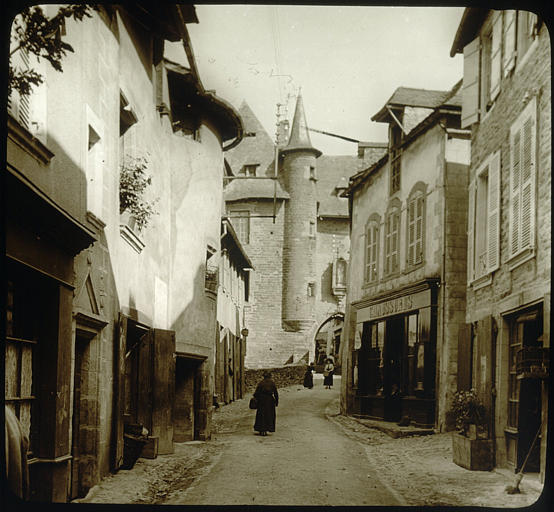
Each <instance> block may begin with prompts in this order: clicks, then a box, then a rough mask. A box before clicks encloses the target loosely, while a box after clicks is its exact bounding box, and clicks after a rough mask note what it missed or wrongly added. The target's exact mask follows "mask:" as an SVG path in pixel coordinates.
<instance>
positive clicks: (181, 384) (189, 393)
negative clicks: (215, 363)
mask: <svg viewBox="0 0 554 512" xmlns="http://www.w3.org/2000/svg"><path fill="white" fill-rule="evenodd" d="M201 364H202V361H201V360H200V359H194V358H187V357H177V360H176V363H175V408H174V420H175V423H174V431H173V440H174V441H175V442H176V443H183V442H186V441H192V440H194V439H198V433H199V429H200V422H199V421H198V409H199V402H200V384H201V383H200V371H199V369H200V365H201Z"/></svg>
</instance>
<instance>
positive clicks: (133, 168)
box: [119, 156, 159, 232]
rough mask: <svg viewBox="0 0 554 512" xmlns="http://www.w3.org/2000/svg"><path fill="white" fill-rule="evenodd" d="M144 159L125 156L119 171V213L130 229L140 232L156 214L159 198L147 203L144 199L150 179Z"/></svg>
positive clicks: (146, 162) (142, 157) (150, 182)
mask: <svg viewBox="0 0 554 512" xmlns="http://www.w3.org/2000/svg"><path fill="white" fill-rule="evenodd" d="M147 168H148V161H147V159H146V157H144V156H140V157H130V156H127V157H126V158H125V160H124V162H123V164H122V165H121V168H120V170H119V213H120V215H121V216H122V220H123V221H124V222H125V223H126V224H127V226H129V228H131V229H133V230H134V229H135V228H136V230H137V231H138V232H141V231H142V230H143V229H144V228H145V227H146V226H147V225H148V222H149V221H150V218H151V217H152V215H156V214H157V213H158V212H156V210H155V208H154V207H155V205H156V203H157V202H158V200H159V198H156V199H155V200H153V201H149V200H147V199H146V198H145V192H146V190H147V188H148V187H149V186H150V185H151V184H152V177H151V176H150V175H149V174H147V173H146V170H147Z"/></svg>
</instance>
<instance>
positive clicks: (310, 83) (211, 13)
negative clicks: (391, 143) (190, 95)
mask: <svg viewBox="0 0 554 512" xmlns="http://www.w3.org/2000/svg"><path fill="white" fill-rule="evenodd" d="M196 12H197V15H198V20H199V23H198V24H197V25H196V24H191V25H188V28H189V33H190V37H191V40H192V45H193V48H194V52H195V56H196V59H197V64H198V69H199V72H200V77H201V79H202V82H203V84H204V86H205V87H206V89H215V90H216V93H217V95H218V96H220V97H221V98H223V99H225V100H227V101H229V102H230V103H231V104H233V105H234V106H235V107H237V108H238V107H239V106H240V104H241V102H242V100H243V99H244V100H246V102H247V103H248V104H249V105H250V106H251V108H252V110H253V111H254V113H255V114H256V116H257V117H258V119H259V120H260V121H261V123H262V124H263V126H264V127H265V129H266V130H267V132H268V133H269V135H270V136H271V137H272V138H273V137H274V134H275V121H276V110H277V106H276V104H277V103H278V102H280V103H287V99H288V107H289V108H288V118H289V119H290V118H292V115H293V110H294V101H295V98H296V94H297V91H298V88H299V87H301V88H302V97H303V100H304V107H305V111H306V118H307V122H308V125H309V126H310V127H313V128H316V129H319V130H324V131H327V132H332V133H337V134H339V135H344V136H347V137H351V138H353V139H358V140H364V141H375V142H385V141H386V137H387V134H386V126H385V125H383V124H381V123H374V122H372V121H371V119H370V118H371V116H373V115H374V114H375V113H376V112H377V111H378V110H379V109H380V108H381V107H382V106H383V105H384V104H385V102H386V101H387V99H388V98H389V97H390V96H391V95H392V93H393V92H394V90H395V89H396V88H397V87H400V86H405V87H418V88H422V89H438V90H448V89H450V88H451V87H452V86H453V85H454V84H455V83H456V82H457V81H458V80H459V79H460V78H461V77H462V71H463V69H462V68H463V60H462V57H461V56H460V55H457V56H456V57H454V58H451V57H450V56H449V54H450V47H451V46H452V42H453V40H454V35H455V33H456V29H457V27H458V24H459V22H460V19H461V16H462V13H463V8H431V7H422V8H413V7H356V6H298V5H291V6H285V5H278V6H271V5H197V6H196ZM272 75H289V77H276V76H272ZM312 143H313V145H314V146H315V147H317V148H318V149H321V150H322V151H323V152H324V153H326V154H356V150H357V147H356V144H353V143H349V142H343V141H341V140H340V139H336V138H332V137H327V136H323V135H318V134H312Z"/></svg>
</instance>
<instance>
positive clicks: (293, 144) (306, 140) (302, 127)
mask: <svg viewBox="0 0 554 512" xmlns="http://www.w3.org/2000/svg"><path fill="white" fill-rule="evenodd" d="M306 149H311V150H312V151H314V153H315V154H316V157H318V156H320V155H321V151H320V150H319V149H316V148H314V147H313V146H312V141H311V140H310V133H309V131H308V124H307V123H306V114H305V113H304V103H303V101H302V95H301V94H298V97H297V98H296V108H295V109H294V118H293V120H292V127H291V129H290V137H289V142H288V144H287V146H286V147H285V148H283V152H286V151H296V150H306Z"/></svg>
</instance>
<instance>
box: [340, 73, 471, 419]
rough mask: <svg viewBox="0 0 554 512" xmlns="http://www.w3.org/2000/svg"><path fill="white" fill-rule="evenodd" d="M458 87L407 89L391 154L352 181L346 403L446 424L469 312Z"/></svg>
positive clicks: (352, 410)
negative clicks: (459, 342)
mask: <svg viewBox="0 0 554 512" xmlns="http://www.w3.org/2000/svg"><path fill="white" fill-rule="evenodd" d="M460 85H461V83H458V84H456V86H454V88H453V89H452V90H451V91H428V90H421V89H410V88H405V87H400V88H398V89H397V90H396V91H395V92H394V94H393V95H392V96H391V98H390V99H389V100H388V101H387V103H386V104H385V106H384V107H383V108H382V109H381V110H380V111H379V112H378V113H377V114H376V115H375V116H373V118H372V119H373V120H374V121H377V122H384V123H387V124H388V125H389V142H388V152H387V153H386V154H385V155H384V156H383V157H382V158H381V159H380V160H378V161H377V162H376V163H375V164H373V165H371V166H369V167H368V168H366V169H364V170H362V171H360V172H359V173H357V174H356V175H354V176H353V177H352V178H351V179H350V184H349V187H348V189H347V190H346V192H345V194H346V195H347V196H348V197H349V200H350V213H351V223H352V229H351V248H350V265H349V272H348V279H347V290H348V292H347V306H346V320H345V331H344V334H343V341H342V360H343V379H342V383H341V386H342V389H341V411H342V412H343V413H346V414H360V415H362V416H366V417H370V418H377V419H381V420H386V421H396V422H397V421H399V420H401V419H403V420H409V422H410V423H411V424H414V425H419V426H422V427H436V428H438V429H441V430H442V429H443V428H444V422H445V410H446V409H447V407H448V403H449V400H450V398H451V396H452V394H453V393H454V392H455V390H456V349H457V340H458V326H459V325H460V324H463V322H464V314H465V309H464V308H465V275H466V274H465V272H466V269H465V253H466V250H465V223H466V202H467V199H466V191H467V177H468V174H467V173H468V164H469V131H467V130H466V131H464V130H461V129H460V113H461V112H460V111H461V103H460V90H459V89H460Z"/></svg>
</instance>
